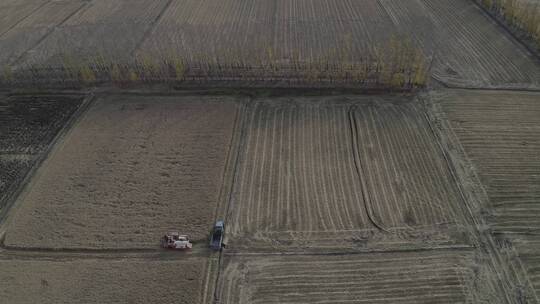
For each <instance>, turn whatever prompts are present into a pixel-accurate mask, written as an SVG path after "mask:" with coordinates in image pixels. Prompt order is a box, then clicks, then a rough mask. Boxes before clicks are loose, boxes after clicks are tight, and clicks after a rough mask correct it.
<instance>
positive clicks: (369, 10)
mask: <svg viewBox="0 0 540 304" xmlns="http://www.w3.org/2000/svg"><path fill="white" fill-rule="evenodd" d="M213 12H217V14H215V16H214V17H213V18H208V17H207V16H209V15H210V14H213ZM385 15H386V14H385V12H384V10H383V8H382V7H381V6H380V5H379V4H378V2H377V0H366V1H362V4H361V5H359V4H355V3H354V2H353V1H349V0H345V1H341V0H340V1H336V0H310V1H305V0H302V1H296V0H295V1H287V0H278V1H248V0H240V1H234V0H225V1H212V0H211V1H208V0H207V1H194V0H176V1H173V3H172V4H171V6H170V8H169V9H168V10H167V11H166V12H165V14H164V15H163V17H162V18H161V19H160V21H159V23H158V24H157V26H156V29H155V31H154V32H153V34H152V35H151V36H150V37H149V38H148V39H147V40H146V42H145V44H143V45H142V47H141V48H140V53H145V52H148V51H150V52H153V53H157V54H160V55H161V56H163V55H166V54H164V52H170V51H176V52H178V54H179V55H180V56H183V57H185V58H186V59H187V60H188V61H202V60H204V59H205V58H208V59H214V58H216V59H219V60H220V61H221V62H223V63H232V64H234V63H235V62H238V63H240V62H243V63H246V64H253V65H255V66H258V65H260V64H261V63H264V62H266V63H270V61H275V63H277V64H278V65H279V64H284V65H287V64H289V65H292V64H293V62H292V61H297V62H303V63H307V62H313V63H315V62H317V61H329V62H331V63H334V64H335V63H336V61H339V60H349V61H350V60H360V59H362V58H363V59H365V58H366V57H365V53H366V52H368V53H371V52H373V46H377V45H382V44H386V43H387V42H388V39H389V37H390V34H391V33H392V32H394V31H395V29H394V27H393V24H392V22H391V20H389V19H388V18H385ZM338 33H341V34H338ZM375 33H377V34H375ZM362 51H363V52H364V54H362ZM372 55H373V53H372ZM362 56H363V57H362ZM227 61H229V62H227Z"/></svg>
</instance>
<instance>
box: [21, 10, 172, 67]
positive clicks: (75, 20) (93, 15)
mask: <svg viewBox="0 0 540 304" xmlns="http://www.w3.org/2000/svg"><path fill="white" fill-rule="evenodd" d="M169 2H170V1H168V0H159V1H156V0H114V1H109V0H93V1H88V2H87V3H86V4H85V6H84V7H82V8H81V9H79V10H77V11H76V12H75V13H74V14H73V15H72V16H71V17H70V18H69V19H68V20H66V21H65V22H63V23H62V24H60V25H59V26H58V27H57V28H56V29H55V31H54V32H52V33H51V34H50V35H49V36H48V37H47V39H45V40H43V41H41V42H40V43H39V44H38V45H36V46H35V47H34V48H33V49H32V53H31V54H28V55H27V56H26V57H25V58H22V59H21V60H20V62H19V63H21V62H22V63H24V64H25V65H46V66H66V67H71V68H74V67H76V66H77V65H79V64H81V63H83V62H85V60H84V58H92V60H94V61H95V63H96V64H99V63H100V61H101V63H102V64H103V63H105V62H104V61H105V60H106V61H107V62H116V63H125V62H126V61H127V60H129V58H130V56H131V55H132V54H133V52H134V50H135V48H136V47H137V46H138V45H139V43H140V42H141V41H142V40H143V38H144V37H145V35H146V34H147V32H148V31H149V30H150V29H151V27H152V24H153V23H154V21H155V20H156V19H157V18H158V16H160V14H161V13H162V11H163V10H164V9H165V8H166V7H167V4H168V3H169ZM81 58H82V60H81Z"/></svg>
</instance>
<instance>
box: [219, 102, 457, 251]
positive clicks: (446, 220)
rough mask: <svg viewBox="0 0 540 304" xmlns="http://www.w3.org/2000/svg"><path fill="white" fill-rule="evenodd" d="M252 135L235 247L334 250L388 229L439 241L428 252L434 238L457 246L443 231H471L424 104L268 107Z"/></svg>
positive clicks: (257, 112) (239, 193) (260, 107)
mask: <svg viewBox="0 0 540 304" xmlns="http://www.w3.org/2000/svg"><path fill="white" fill-rule="evenodd" d="M245 128H246V129H245V130H246V135H245V136H244V142H243V143H242V148H241V151H240V153H241V154H240V156H239V157H240V161H239V165H238V170H237V177H236V180H237V181H238V182H237V183H235V187H234V189H233V194H232V202H231V204H232V205H231V212H230V213H229V222H230V224H229V230H228V233H229V236H230V237H231V238H232V242H233V243H234V244H235V245H241V244H245V242H246V241H247V240H253V241H263V242H264V241H268V242H284V243H288V242H291V241H293V242H296V243H297V244H303V243H304V242H309V241H316V242H317V243H318V245H317V246H323V244H327V245H326V246H329V247H333V246H336V244H335V243H334V242H341V245H345V243H344V241H345V240H348V241H352V240H357V241H360V242H361V240H362V239H364V240H365V239H369V238H378V237H380V236H381V235H380V234H377V233H378V232H381V231H385V232H388V233H383V234H382V235H384V236H383V238H384V237H389V238H392V239H393V240H392V242H399V240H396V239H395V238H397V239H400V238H403V239H408V240H410V239H411V238H415V237H418V235H417V236H412V235H414V234H415V233H419V234H421V233H427V234H428V235H429V234H431V235H429V236H425V237H424V238H422V239H424V241H425V243H424V244H428V243H429V237H433V238H439V237H443V238H446V239H445V241H450V240H449V239H448V236H445V235H444V233H440V232H441V231H445V229H446V228H448V227H453V228H456V227H458V226H460V225H462V224H463V223H464V220H465V219H464V217H463V215H462V214H461V212H460V210H459V205H460V202H459V200H458V197H457V194H456V190H457V189H456V186H455V185H454V182H453V181H452V180H451V176H450V175H449V172H448V169H447V167H446V166H445V163H444V159H443V157H442V153H441V151H439V148H438V146H437V144H436V141H435V138H434V137H433V136H432V134H431V133H430V131H429V126H428V125H427V122H426V121H425V119H424V117H423V114H422V110H421V109H420V108H419V106H418V105H417V104H416V102H415V101H414V100H410V99H407V98H398V97H396V98H393V99H392V98H387V99H383V98H376V97H371V98H369V97H364V98H362V97H355V98H341V99H335V98H334V99H332V98H326V99H325V98H297V99H294V100H292V99H286V98H283V99H281V100H279V99H271V100H270V99H269V100H258V101H257V102H256V103H254V104H253V106H252V108H251V109H250V110H249V111H248V117H246V126H245ZM374 234H377V235H374ZM407 234H412V235H410V236H407ZM442 235H443V236H442ZM235 240H238V243H240V244H236V242H235ZM240 240H241V241H240ZM321 240H324V242H318V241H321ZM401 241H403V242H405V240H401ZM438 241H441V240H438ZM454 241H457V242H459V240H454ZM352 242H353V243H354V241H352ZM347 244H348V243H347Z"/></svg>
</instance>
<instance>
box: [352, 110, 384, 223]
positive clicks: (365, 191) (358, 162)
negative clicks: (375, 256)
mask: <svg viewBox="0 0 540 304" xmlns="http://www.w3.org/2000/svg"><path fill="white" fill-rule="evenodd" d="M355 113H356V105H352V106H351V107H350V108H349V128H350V130H351V139H352V140H351V144H352V151H353V159H354V166H355V168H356V170H355V171H356V174H357V176H358V179H359V180H360V184H361V189H362V198H363V199H364V208H365V209H366V214H367V217H368V219H369V221H370V222H371V224H373V226H375V227H376V228H377V229H379V230H380V231H384V232H389V231H388V230H386V229H385V228H384V227H383V226H382V225H380V224H379V223H377V221H375V218H374V216H373V210H372V208H371V198H370V196H369V191H368V187H367V185H366V181H365V180H364V178H363V173H364V170H363V167H362V161H361V158H360V155H359V152H358V127H357V123H356V116H355Z"/></svg>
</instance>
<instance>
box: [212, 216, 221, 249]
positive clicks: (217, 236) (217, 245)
mask: <svg viewBox="0 0 540 304" xmlns="http://www.w3.org/2000/svg"><path fill="white" fill-rule="evenodd" d="M224 232H225V224H224V223H223V221H221V220H220V221H217V222H216V224H215V225H214V231H212V237H211V238H210V248H212V249H214V250H221V247H222V246H223V234H224Z"/></svg>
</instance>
